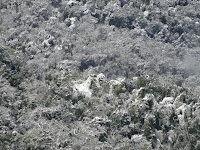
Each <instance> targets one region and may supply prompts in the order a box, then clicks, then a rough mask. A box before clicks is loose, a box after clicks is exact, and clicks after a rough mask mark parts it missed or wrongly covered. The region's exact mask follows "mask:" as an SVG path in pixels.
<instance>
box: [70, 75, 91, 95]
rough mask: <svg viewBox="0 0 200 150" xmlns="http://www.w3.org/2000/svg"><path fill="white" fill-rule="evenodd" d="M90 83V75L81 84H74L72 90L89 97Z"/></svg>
mask: <svg viewBox="0 0 200 150" xmlns="http://www.w3.org/2000/svg"><path fill="white" fill-rule="evenodd" d="M90 85H91V77H88V79H87V80H86V81H85V82H83V83H81V84H75V85H74V90H75V91H78V92H80V93H81V94H83V95H85V96H86V97H91V95H92V92H91V90H90Z"/></svg>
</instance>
